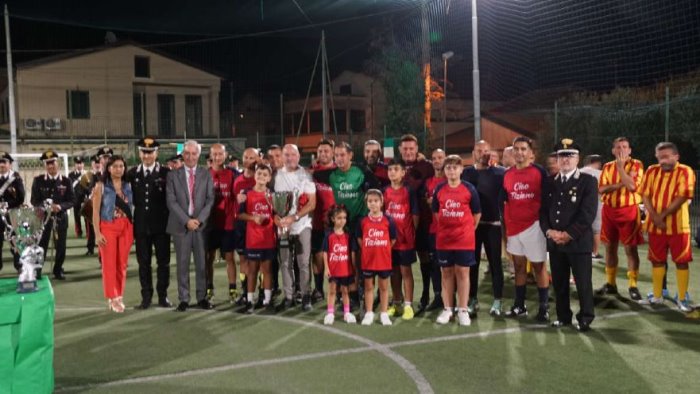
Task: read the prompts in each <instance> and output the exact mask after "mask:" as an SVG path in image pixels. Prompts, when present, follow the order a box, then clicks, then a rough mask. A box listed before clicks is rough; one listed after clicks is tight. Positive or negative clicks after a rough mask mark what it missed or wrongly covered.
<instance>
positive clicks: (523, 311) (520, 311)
mask: <svg viewBox="0 0 700 394" xmlns="http://www.w3.org/2000/svg"><path fill="white" fill-rule="evenodd" d="M525 316H527V307H525V306H524V305H523V306H517V305H513V306H512V307H510V310H509V311H507V312H506V317H525Z"/></svg>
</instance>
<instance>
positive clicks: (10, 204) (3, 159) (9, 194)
mask: <svg viewBox="0 0 700 394" xmlns="http://www.w3.org/2000/svg"><path fill="white" fill-rule="evenodd" d="M13 161H14V160H13V159H12V156H10V154H9V153H7V152H0V203H4V204H7V209H13V208H17V207H19V206H20V205H22V204H24V197H25V191H24V182H23V181H22V178H21V177H20V176H19V173H17V172H14V171H12V162H13ZM7 219H8V220H9V218H7ZM4 242H5V222H4V221H3V220H2V219H0V270H2V246H3V243H4ZM12 257H13V263H14V266H15V269H16V270H17V271H19V270H20V269H21V268H22V267H21V266H20V264H19V255H18V254H17V253H15V251H14V250H12Z"/></svg>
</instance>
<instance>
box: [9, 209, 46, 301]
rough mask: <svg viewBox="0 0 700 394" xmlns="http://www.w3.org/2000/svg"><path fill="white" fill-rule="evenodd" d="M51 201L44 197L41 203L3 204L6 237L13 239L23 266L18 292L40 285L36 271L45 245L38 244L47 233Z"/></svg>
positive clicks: (11, 242)
mask: <svg viewBox="0 0 700 394" xmlns="http://www.w3.org/2000/svg"><path fill="white" fill-rule="evenodd" d="M52 204H53V201H51V200H50V199H48V200H46V201H44V205H43V206H42V207H30V206H27V205H23V206H21V207H19V208H13V209H8V208H7V203H2V204H0V217H2V221H3V222H4V223H5V239H8V240H9V241H10V244H11V245H12V248H13V249H14V251H15V252H16V253H17V254H19V262H20V264H21V266H22V268H21V271H20V274H19V279H18V280H17V292H18V293H31V292H34V291H37V290H38V289H39V288H38V287H37V284H36V272H37V269H41V267H42V266H43V265H44V249H43V248H42V247H41V246H39V240H41V236H42V234H43V233H44V226H45V225H46V223H47V222H48V221H49V220H50V219H51V214H52V211H51V205H52ZM8 219H9V221H8Z"/></svg>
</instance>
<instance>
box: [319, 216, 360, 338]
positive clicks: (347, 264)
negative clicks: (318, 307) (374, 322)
mask: <svg viewBox="0 0 700 394" xmlns="http://www.w3.org/2000/svg"><path fill="white" fill-rule="evenodd" d="M347 222H348V210H347V208H345V206H344V205H335V206H333V207H332V208H331V209H330V210H329V211H328V228H329V229H330V230H329V231H328V232H326V236H325V238H324V239H323V245H322V246H321V250H322V252H323V265H324V267H325V269H326V271H325V272H326V277H328V313H327V314H326V317H325V318H324V319H323V324H325V325H331V324H333V321H334V320H335V294H336V289H337V287H338V286H340V292H341V294H342V299H343V320H345V322H346V323H350V324H355V323H356V322H357V321H356V320H355V315H353V314H352V313H350V296H349V295H348V286H349V285H350V284H351V283H353V282H354V281H355V272H354V271H355V270H354V269H353V267H354V265H353V262H354V261H355V251H356V250H357V244H356V243H355V242H354V241H353V239H352V236H350V234H348V233H346V232H345V225H346V224H347Z"/></svg>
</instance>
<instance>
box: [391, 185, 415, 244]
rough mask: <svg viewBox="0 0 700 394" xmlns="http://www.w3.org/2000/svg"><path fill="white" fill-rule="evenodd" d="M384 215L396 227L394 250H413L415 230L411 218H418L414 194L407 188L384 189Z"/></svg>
mask: <svg viewBox="0 0 700 394" xmlns="http://www.w3.org/2000/svg"><path fill="white" fill-rule="evenodd" d="M384 208H385V209H384V213H385V214H386V215H387V216H389V217H390V218H392V219H394V224H395V225H396V243H394V249H395V250H413V249H415V248H416V228H415V226H414V225H413V217H414V216H418V214H419V211H418V202H417V201H416V194H415V193H414V192H413V190H411V189H410V188H408V187H407V186H401V187H400V188H398V189H394V188H393V187H391V186H387V187H386V188H385V189H384Z"/></svg>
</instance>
